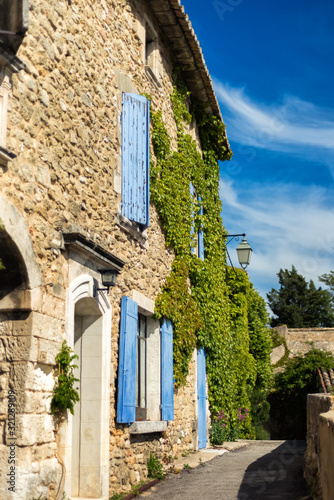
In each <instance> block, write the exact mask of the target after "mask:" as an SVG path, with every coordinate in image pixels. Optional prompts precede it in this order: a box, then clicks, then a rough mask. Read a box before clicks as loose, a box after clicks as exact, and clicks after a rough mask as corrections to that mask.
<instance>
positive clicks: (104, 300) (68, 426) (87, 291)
mask: <svg viewBox="0 0 334 500" xmlns="http://www.w3.org/2000/svg"><path fill="white" fill-rule="evenodd" d="M83 298H91V299H93V300H94V301H95V303H96V305H97V306H98V308H99V311H100V313H101V315H102V388H101V389H102V404H101V448H100V453H101V460H100V463H101V474H100V478H101V497H100V498H103V499H108V498H109V426H110V424H109V414H110V365H111V324H112V308H111V304H110V301H109V298H108V296H107V294H106V293H105V292H99V293H98V294H97V295H96V297H94V278H93V277H92V276H90V275H88V274H82V275H80V276H78V277H77V278H75V279H74V280H73V281H72V282H71V283H70V286H69V288H68V291H67V311H66V340H67V343H68V345H69V346H70V347H71V348H72V349H73V347H74V326H75V305H76V303H77V302H79V300H81V299H83ZM58 434H59V436H58V450H59V453H60V455H61V457H62V459H63V462H64V465H65V469H66V475H65V488H64V489H65V492H66V494H67V495H68V496H69V497H71V463H72V415H71V413H70V412H69V411H68V412H67V419H66V421H65V422H64V424H62V425H61V427H60V429H59V432H58Z"/></svg>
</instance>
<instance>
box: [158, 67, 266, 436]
mask: <svg viewBox="0 0 334 500" xmlns="http://www.w3.org/2000/svg"><path fill="white" fill-rule="evenodd" d="M171 101H172V105H173V111H174V118H175V123H176V127H177V149H176V150H173V149H172V147H171V139H170V137H169V134H168V130H167V128H166V125H165V124H164V122H163V118H162V113H161V111H156V112H154V110H153V111H152V113H151V122H152V133H151V136H152V144H153V151H154V155H152V158H154V159H152V160H151V168H150V175H151V179H150V183H151V200H152V201H153V203H154V204H155V206H156V208H157V210H158V213H159V216H160V219H161V222H162V225H163V228H164V231H165V236H166V243H167V245H169V246H171V247H172V248H173V249H174V252H175V256H176V257H175V261H174V264H173V266H172V270H171V274H170V276H169V278H168V279H167V280H166V284H165V286H164V287H163V290H162V292H161V294H160V296H159V297H158V298H157V300H156V307H155V314H156V317H157V318H160V317H162V316H166V317H168V318H170V319H171V320H172V321H173V324H174V378H175V381H176V386H181V385H183V384H184V383H185V381H186V376H187V373H188V366H189V361H190V359H191V356H192V353H193V350H194V347H195V346H197V347H204V349H205V352H206V356H207V357H206V365H207V375H208V384H209V395H208V397H209V403H210V409H211V412H212V414H214V415H215V414H216V413H218V411H220V410H224V411H225V413H226V414H227V415H228V416H229V425H230V426H233V425H234V424H237V423H238V409H239V408H240V407H242V408H249V407H250V394H251V393H252V388H253V387H254V386H255V384H256V381H257V377H258V370H257V362H256V360H255V358H254V356H253V354H252V353H251V352H250V340H249V334H248V302H247V298H246V296H247V294H248V293H249V289H250V284H249V281H248V277H247V276H246V274H245V273H241V274H242V275H241V276H239V273H238V274H236V276H238V279H233V280H232V281H231V280H230V281H229V284H227V280H226V260H225V244H226V243H225V239H224V237H223V235H224V228H223V224H222V219H221V215H220V214H221V202H220V198H219V166H218V160H220V161H224V160H226V159H230V158H231V152H230V150H229V149H228V148H227V144H226V138H225V135H224V125H223V124H222V122H221V121H220V120H219V119H218V118H217V117H215V116H213V115H212V114H209V113H207V112H206V111H205V109H204V106H203V105H201V104H200V103H191V102H190V98H189V92H188V90H187V88H186V86H185V85H184V83H183V81H182V79H181V77H180V75H179V74H178V73H176V74H175V81H174V91H173V94H172V95H171ZM189 109H190V111H189ZM194 118H195V119H196V124H197V126H198V131H199V137H200V141H201V146H202V155H201V154H200V153H199V151H198V148H197V144H196V141H194V140H193V139H192V137H191V136H190V134H188V133H186V132H185V127H186V126H187V125H190V124H192V121H193V119H194ZM190 183H192V184H193V186H194V188H195V191H196V194H197V196H196V197H193V196H192V195H191V194H190ZM201 206H202V207H203V210H202V211H201V213H202V215H201V214H200V208H201ZM199 229H201V230H203V232H204V242H205V259H204V260H203V261H202V260H201V259H199V258H198V257H197V256H196V255H194V253H193V252H192V248H194V246H195V245H196V234H197V232H198V230H199ZM244 277H245V278H244ZM255 330H256V328H255V326H254V331H255ZM243 428H244V434H245V435H248V436H253V435H254V432H253V430H252V426H251V419H250V417H249V418H248V419H246V422H244V423H243Z"/></svg>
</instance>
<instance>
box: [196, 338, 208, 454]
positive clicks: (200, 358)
mask: <svg viewBox="0 0 334 500" xmlns="http://www.w3.org/2000/svg"><path fill="white" fill-rule="evenodd" d="M197 400H198V448H199V449H201V448H205V447H206V442H207V438H206V400H207V396H206V370H205V352H204V349H203V347H202V348H201V349H199V350H198V351H197Z"/></svg>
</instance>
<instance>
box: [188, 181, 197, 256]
mask: <svg viewBox="0 0 334 500" xmlns="http://www.w3.org/2000/svg"><path fill="white" fill-rule="evenodd" d="M189 190H190V198H191V201H192V202H193V200H194V196H195V189H194V185H193V183H192V182H191V183H190V185H189ZM190 236H191V237H192V238H193V237H194V236H195V223H194V213H192V223H191V230H190ZM190 249H191V253H196V248H195V246H194V243H192V244H191V248H190Z"/></svg>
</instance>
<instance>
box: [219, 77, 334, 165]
mask: <svg viewBox="0 0 334 500" xmlns="http://www.w3.org/2000/svg"><path fill="white" fill-rule="evenodd" d="M214 87H215V91H216V94H217V97H218V100H219V101H220V102H221V104H222V106H223V110H224V113H223V115H224V118H225V122H226V123H227V125H228V127H227V131H228V136H229V138H230V139H231V140H234V141H236V142H239V143H241V144H246V145H251V146H254V147H257V148H265V149H268V150H271V151H286V152H296V153H297V154H302V153H303V151H304V154H305V156H306V155H307V156H308V157H309V156H310V149H312V148H316V149H319V148H321V149H322V150H324V149H325V150H326V151H324V152H323V161H324V162H326V163H328V158H327V155H328V153H330V154H331V155H332V154H333V153H334V110H327V109H322V108H319V107H317V106H315V105H314V104H312V103H309V102H306V101H302V100H301V99H299V98H297V97H294V96H286V97H285V99H284V101H283V102H282V103H281V104H280V105H278V104H272V105H266V104H263V103H255V102H253V101H252V100H251V99H250V98H249V97H248V96H247V95H246V94H245V90H244V89H242V88H241V89H240V88H239V89H237V88H232V87H230V86H228V85H227V84H223V83H221V82H219V81H218V80H214ZM225 115H226V116H225ZM302 147H306V149H305V150H303V149H302ZM318 154H319V153H318ZM320 156H321V155H320Z"/></svg>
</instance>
